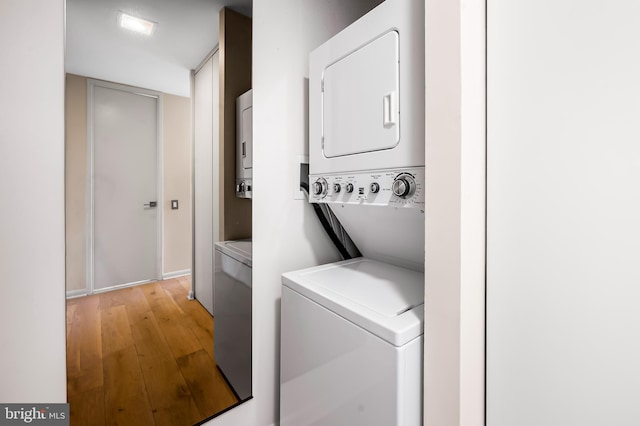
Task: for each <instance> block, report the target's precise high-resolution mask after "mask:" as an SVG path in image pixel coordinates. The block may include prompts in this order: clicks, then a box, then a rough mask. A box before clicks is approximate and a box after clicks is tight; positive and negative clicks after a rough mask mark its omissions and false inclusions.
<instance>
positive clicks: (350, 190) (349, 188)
mask: <svg viewBox="0 0 640 426" xmlns="http://www.w3.org/2000/svg"><path fill="white" fill-rule="evenodd" d="M345 189H346V190H347V192H348V193H352V192H353V184H352V183H348V184H347V187H346V188H345Z"/></svg>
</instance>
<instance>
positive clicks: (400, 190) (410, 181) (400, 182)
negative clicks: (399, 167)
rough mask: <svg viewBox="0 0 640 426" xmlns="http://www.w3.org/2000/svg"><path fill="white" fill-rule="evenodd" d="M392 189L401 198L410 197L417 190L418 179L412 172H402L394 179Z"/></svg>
mask: <svg viewBox="0 0 640 426" xmlns="http://www.w3.org/2000/svg"><path fill="white" fill-rule="evenodd" d="M391 190H392V191H393V193H394V195H396V196H398V197H400V198H409V197H411V196H412V195H413V194H414V193H415V192H416V181H415V179H414V178H413V176H411V175H410V174H408V173H402V174H400V175H398V177H396V179H395V180H394V181H393V185H391Z"/></svg>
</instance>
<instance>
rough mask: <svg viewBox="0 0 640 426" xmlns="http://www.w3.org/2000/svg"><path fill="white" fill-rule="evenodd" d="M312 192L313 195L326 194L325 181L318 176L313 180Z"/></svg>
mask: <svg viewBox="0 0 640 426" xmlns="http://www.w3.org/2000/svg"><path fill="white" fill-rule="evenodd" d="M313 193H314V195H320V196H322V197H324V196H325V195H327V181H326V180H324V179H323V178H320V179H318V180H317V181H315V182H313Z"/></svg>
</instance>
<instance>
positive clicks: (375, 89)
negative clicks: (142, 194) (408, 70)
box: [322, 31, 400, 157]
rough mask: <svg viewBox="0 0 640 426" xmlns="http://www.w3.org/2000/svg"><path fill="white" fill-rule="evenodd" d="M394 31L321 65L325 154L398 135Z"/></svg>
mask: <svg viewBox="0 0 640 426" xmlns="http://www.w3.org/2000/svg"><path fill="white" fill-rule="evenodd" d="M399 67H400V64H399V34H398V32H396V31H390V32H388V33H385V34H384V35H382V36H380V37H378V38H376V39H374V40H372V41H370V42H369V43H367V44H365V45H364V46H362V47H360V48H359V49H357V50H355V51H354V52H352V53H350V54H349V55H347V56H345V57H343V58H341V59H340V60H338V61H336V62H334V63H332V64H331V65H329V66H327V67H326V68H325V69H324V73H323V79H322V80H323V84H322V90H323V93H322V137H323V153H324V156H325V157H339V156H344V155H352V154H360V153H365V152H372V151H380V150H385V149H391V148H393V147H395V146H396V145H397V144H398V142H399V140H400V108H399V105H400V102H399V101H400V99H399V96H400V93H399V89H400V81H399Z"/></svg>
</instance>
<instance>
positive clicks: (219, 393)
mask: <svg viewBox="0 0 640 426" xmlns="http://www.w3.org/2000/svg"><path fill="white" fill-rule="evenodd" d="M177 361H178V365H179V366H180V370H181V371H182V375H183V376H184V378H185V380H186V381H187V384H188V385H189V389H190V391H191V394H192V395H193V398H194V400H195V401H196V404H197V405H198V408H199V409H200V412H201V413H202V414H203V415H204V416H205V417H209V416H212V415H213V414H215V413H218V412H220V411H222V410H224V409H225V408H228V407H230V406H231V405H233V404H235V403H237V402H238V400H237V399H236V397H235V395H234V394H233V391H232V390H231V389H230V388H229V385H227V382H226V381H225V380H224V378H223V377H222V375H221V374H220V371H219V370H218V369H217V368H216V364H215V361H214V360H213V358H212V357H211V356H210V355H209V354H208V353H207V352H206V351H205V350H201V351H198V352H194V353H192V354H189V355H185V356H183V357H181V358H178V359H177Z"/></svg>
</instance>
